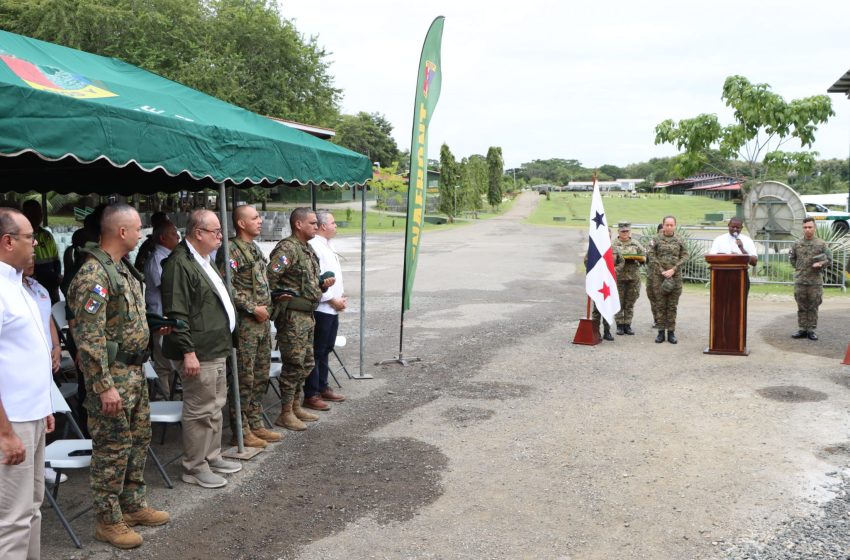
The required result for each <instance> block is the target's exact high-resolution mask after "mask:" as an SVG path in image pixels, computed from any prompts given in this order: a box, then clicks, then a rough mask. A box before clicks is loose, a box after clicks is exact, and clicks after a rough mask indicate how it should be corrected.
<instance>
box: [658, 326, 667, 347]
mask: <svg viewBox="0 0 850 560" xmlns="http://www.w3.org/2000/svg"><path fill="white" fill-rule="evenodd" d="M665 338H667V337H666V336H664V329H658V336H656V337H655V342H657V343H659V344H661V343H662V342H664V339H665Z"/></svg>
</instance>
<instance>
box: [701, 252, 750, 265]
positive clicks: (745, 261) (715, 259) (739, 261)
mask: <svg viewBox="0 0 850 560" xmlns="http://www.w3.org/2000/svg"><path fill="white" fill-rule="evenodd" d="M705 262H707V263H708V264H716V265H740V266H743V267H748V266H749V264H750V255H706V256H705Z"/></svg>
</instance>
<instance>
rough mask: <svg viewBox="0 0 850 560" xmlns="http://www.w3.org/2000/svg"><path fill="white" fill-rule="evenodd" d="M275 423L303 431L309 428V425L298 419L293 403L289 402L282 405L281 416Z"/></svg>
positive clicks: (296, 430)
mask: <svg viewBox="0 0 850 560" xmlns="http://www.w3.org/2000/svg"><path fill="white" fill-rule="evenodd" d="M274 423H275V425H277V426H280V427H282V428H286V429H287V430H292V431H295V432H301V431H303V430H306V429H307V426H306V425H305V424H304V422H302V421H301V420H299V419H298V417H297V416H295V414H293V412H292V403H291V402H288V403H286V404H284V405H282V406H281V407H280V416H278V417H277V420H275V421H274Z"/></svg>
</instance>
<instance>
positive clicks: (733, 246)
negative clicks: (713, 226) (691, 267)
mask: <svg viewBox="0 0 850 560" xmlns="http://www.w3.org/2000/svg"><path fill="white" fill-rule="evenodd" d="M738 239H740V240H741V243H742V244H743V245H744V250H745V251H746V252H747V254H748V255H756V256H758V250H757V249H756V244H755V243H753V240H752V239H750V238H749V237H747V236H746V235H744V234H741V235H739V236H738ZM709 254H710V255H742V254H743V253H741V250H740V249H739V248H738V242H737V241H736V239H735V238H734V237H732V235H731V234H729V233H724V234H723V235H721V236H719V237H717V238H716V239H715V240H714V243H712V244H711V251H709Z"/></svg>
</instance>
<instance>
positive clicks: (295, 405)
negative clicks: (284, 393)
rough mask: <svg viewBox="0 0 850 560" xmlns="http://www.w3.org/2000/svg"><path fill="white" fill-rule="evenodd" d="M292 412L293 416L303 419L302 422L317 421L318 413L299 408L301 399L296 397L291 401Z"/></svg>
mask: <svg viewBox="0 0 850 560" xmlns="http://www.w3.org/2000/svg"><path fill="white" fill-rule="evenodd" d="M292 412H293V413H294V414H295V416H297V417H298V419H299V420H303V421H304V422H317V421H318V420H319V415H318V414H313V413H312V412H307V411H306V410H304V409H303V408H301V399H300V398H298V397H296V398H295V399H294V400H293V401H292Z"/></svg>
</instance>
